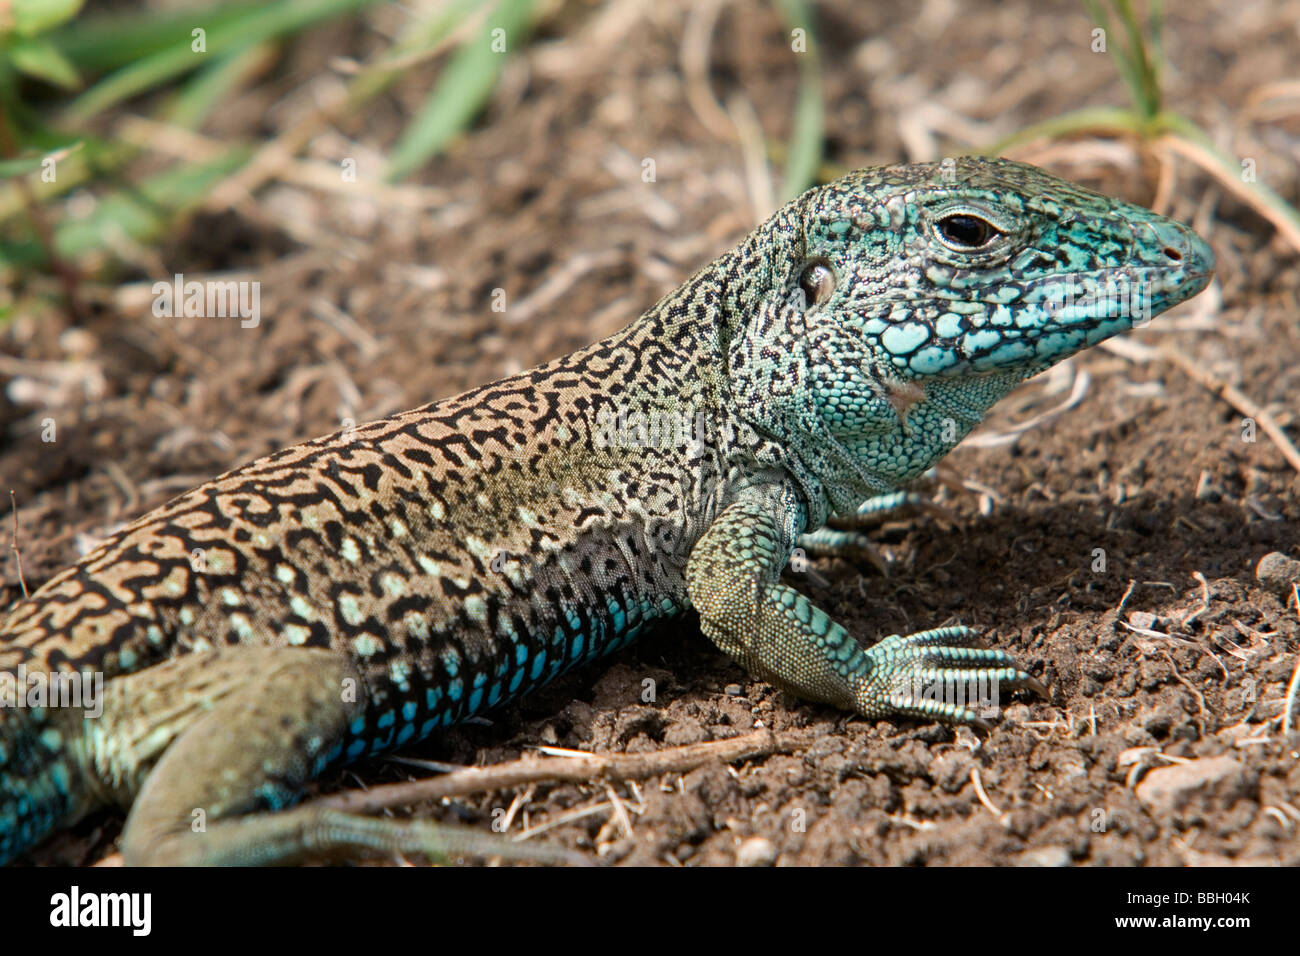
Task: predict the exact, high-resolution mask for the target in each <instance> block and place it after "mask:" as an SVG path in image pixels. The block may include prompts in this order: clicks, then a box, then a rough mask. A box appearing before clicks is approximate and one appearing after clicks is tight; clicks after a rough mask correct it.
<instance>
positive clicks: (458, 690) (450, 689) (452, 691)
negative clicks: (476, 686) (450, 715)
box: [447, 677, 465, 701]
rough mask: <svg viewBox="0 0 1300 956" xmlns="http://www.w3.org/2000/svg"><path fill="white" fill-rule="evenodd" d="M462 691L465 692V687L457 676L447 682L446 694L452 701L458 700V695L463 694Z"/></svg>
mask: <svg viewBox="0 0 1300 956" xmlns="http://www.w3.org/2000/svg"><path fill="white" fill-rule="evenodd" d="M464 692H465V687H464V685H463V684H462V683H461V681H460V678H459V677H457V678H456V679H455V680H454V681H449V682H448V684H447V696H448V697H449V698H451V699H452V700H453V701H457V700H460V695H461V694H463V693H464Z"/></svg>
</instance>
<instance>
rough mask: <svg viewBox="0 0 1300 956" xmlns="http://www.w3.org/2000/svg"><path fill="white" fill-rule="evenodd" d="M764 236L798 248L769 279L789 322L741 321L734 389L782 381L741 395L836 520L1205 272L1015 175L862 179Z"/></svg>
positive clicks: (1171, 246)
mask: <svg viewBox="0 0 1300 956" xmlns="http://www.w3.org/2000/svg"><path fill="white" fill-rule="evenodd" d="M771 222H773V223H778V224H779V229H780V230H781V232H782V233H783V234H784V235H785V236H788V237H790V238H789V239H788V241H786V242H784V243H783V244H782V248H780V250H779V253H778V258H779V260H780V261H776V262H772V263H771V264H770V267H771V271H770V273H769V275H770V276H771V292H773V293H775V295H774V296H773V298H774V299H776V300H779V301H780V302H781V303H782V305H781V306H780V307H779V308H778V309H777V310H776V311H775V313H773V310H772V309H770V308H769V309H767V310H764V311H765V312H766V313H767V314H766V316H764V315H756V316H755V319H756V320H757V321H756V322H755V321H751V323H750V325H749V329H748V331H747V337H748V339H749V340H750V341H747V342H745V343H743V344H742V346H741V349H740V350H741V351H742V352H749V353H751V354H750V355H748V356H744V355H741V356H737V355H736V352H737V347H736V343H735V342H733V343H732V348H731V351H732V353H733V354H732V357H731V362H730V364H731V367H732V372H733V378H734V377H735V372H736V371H737V369H736V364H737V363H736V358H737V357H739V358H740V359H741V364H742V365H744V364H745V362H746V359H747V358H748V360H749V366H748V367H747V368H745V369H743V370H742V376H741V377H742V378H743V376H744V374H745V373H747V374H749V375H750V376H751V378H752V376H753V373H754V369H755V366H758V367H763V363H764V361H766V362H767V364H768V366H773V365H774V366H776V369H775V374H774V375H766V376H764V377H765V378H766V379H767V380H766V381H765V382H752V381H751V382H750V385H751V388H752V386H753V385H756V384H757V385H758V386H759V387H760V389H762V391H763V392H765V393H766V397H765V398H760V399H759V401H760V402H766V403H767V404H768V406H769V408H768V410H767V411H769V412H770V413H771V416H772V417H774V418H780V419H781V421H780V422H779V424H778V427H777V431H778V432H780V433H781V437H782V438H784V439H786V440H787V441H788V442H790V443H793V444H794V445H796V446H799V445H801V443H802V447H795V448H793V449H792V450H793V451H794V452H795V453H796V455H797V456H798V457H799V458H801V459H802V460H803V461H804V462H805V463H806V464H807V466H808V467H809V469H811V471H812V472H813V473H814V474H815V475H816V476H817V479H818V480H819V481H820V483H821V484H823V485H825V486H828V487H827V490H828V491H832V492H834V491H836V490H837V489H838V490H839V492H840V493H839V494H832V497H833V498H837V499H839V503H838V504H837V505H836V507H843V505H844V503H845V502H847V501H849V500H851V499H852V498H853V497H854V496H858V495H861V494H862V493H864V492H866V493H870V492H875V491H878V490H882V489H884V488H889V487H896V486H897V484H898V483H900V482H903V481H906V480H908V479H909V478H912V477H914V476H916V475H918V474H920V473H921V472H923V471H924V470H925V469H927V468H929V467H930V466H931V465H932V464H933V463H934V462H935V461H937V460H938V459H939V458H941V457H942V456H943V455H944V454H946V453H947V452H948V450H950V449H951V448H952V447H953V445H955V444H956V443H957V442H958V441H960V439H961V438H962V437H963V436H964V435H965V434H966V433H967V432H968V431H970V429H971V428H973V427H974V426H975V425H976V424H977V423H978V422H979V421H980V420H981V418H982V417H983V414H984V412H985V411H987V409H988V408H989V407H990V406H991V405H993V404H994V403H995V402H996V401H997V400H998V399H1000V398H1001V397H1003V396H1004V395H1006V393H1007V392H1009V391H1010V390H1011V389H1012V388H1014V387H1015V385H1016V384H1017V383H1019V382H1020V381H1022V380H1024V379H1025V378H1028V377H1029V376H1031V375H1034V374H1036V373H1037V372H1040V371H1042V370H1043V369H1046V368H1048V367H1049V366H1051V365H1053V364H1055V363H1056V362H1059V361H1061V360H1062V359H1065V358H1067V357H1069V356H1071V355H1073V354H1074V353H1076V352H1078V351H1080V350H1081V349H1085V348H1088V347H1089V346H1092V345H1096V344H1097V343H1098V342H1101V341H1102V340H1104V339H1107V338H1109V337H1110V336H1112V335H1115V334H1117V333H1119V332H1123V331H1125V330H1127V329H1129V328H1132V327H1133V326H1134V325H1140V324H1144V323H1145V322H1146V321H1147V320H1148V319H1150V318H1151V317H1152V316H1154V315H1156V314H1158V313H1160V312H1163V311H1164V310H1165V309H1168V308H1169V307H1171V306H1173V305H1176V304H1177V303H1179V302H1181V301H1183V300H1184V299H1187V298H1189V297H1191V296H1193V295H1195V294H1196V293H1197V292H1200V291H1201V289H1203V288H1204V287H1205V286H1206V285H1207V284H1208V283H1209V281H1210V278H1211V276H1212V274H1213V270H1214V255H1213V253H1212V252H1211V251H1210V248H1209V246H1208V245H1207V244H1206V243H1205V242H1204V241H1203V240H1202V239H1201V238H1200V237H1199V236H1197V235H1196V234H1195V233H1194V232H1193V231H1192V230H1191V229H1189V228H1187V227H1186V226H1183V225H1181V224H1180V223H1177V222H1174V221H1173V220H1170V219H1166V218H1164V217H1162V216H1158V215H1156V214H1155V213H1153V212H1151V211H1150V210H1147V209H1144V208H1142V207H1140V206H1135V205H1132V204H1130V203H1126V202H1123V201H1120V200H1117V199H1111V198H1108V197H1106V196H1102V195H1100V194H1097V193H1094V192H1091V191H1089V190H1086V189H1083V188H1082V187H1080V186H1076V185H1074V184H1073V183H1069V182H1067V181H1065V180H1062V179H1059V178H1057V177H1055V176H1052V175H1050V174H1048V173H1045V172H1043V171H1042V170H1040V169H1037V168H1035V167H1033V166H1028V165H1026V164H1023V163H1018V162H1013V161H1010V160H984V159H973V158H964V159H959V160H956V161H945V162H944V163H926V164H915V165H906V166H887V167H881V168H875V169H866V170H860V171H858V172H855V173H851V174H850V175H848V176H846V177H844V178H843V179H840V180H837V181H835V182H833V183H829V184H827V185H825V186H820V187H817V188H814V189H812V190H809V191H808V192H806V193H805V194H804V195H803V196H801V197H799V198H798V199H796V200H794V201H793V202H792V203H790V204H789V205H788V206H786V207H785V208H784V209H783V210H782V211H780V212H778V213H777V214H776V216H775V217H773V220H771ZM756 345H757V346H758V347H760V348H765V349H766V352H765V353H764V354H765V355H766V360H764V358H763V356H761V355H758V354H753V353H754V347H755V346H756ZM787 352H788V353H789V356H790V357H789V358H783V357H782V356H783V355H785V354H787ZM792 363H798V365H799V367H798V368H797V369H795V368H793V367H792ZM782 365H785V366H786V367H785V368H781V366H782ZM788 383H796V384H793V385H790V384H788ZM751 394H758V393H757V392H752V393H751ZM751 404H752V400H751ZM759 424H760V426H761V425H763V424H764V423H762V422H760V423H759ZM766 424H767V426H768V430H769V431H771V430H772V425H773V422H768V423H766ZM841 486H843V487H841Z"/></svg>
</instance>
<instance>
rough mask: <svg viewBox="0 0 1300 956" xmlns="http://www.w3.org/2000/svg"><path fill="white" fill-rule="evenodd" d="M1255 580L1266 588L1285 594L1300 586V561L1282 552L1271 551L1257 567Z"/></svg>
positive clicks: (1260, 560)
mask: <svg viewBox="0 0 1300 956" xmlns="http://www.w3.org/2000/svg"><path fill="white" fill-rule="evenodd" d="M1255 578H1256V580H1258V581H1259V583H1260V584H1262V585H1264V587H1266V588H1269V589H1270V590H1272V591H1276V592H1277V593H1279V594H1285V593H1286V592H1288V591H1290V590H1291V588H1293V587H1295V586H1296V585H1297V584H1300V561H1297V560H1296V559H1295V558H1292V557H1288V556H1287V555H1285V554H1283V553H1282V552H1280V551H1270V552H1269V553H1268V554H1266V555H1264V556H1263V557H1262V558H1260V559H1259V564H1257V565H1255Z"/></svg>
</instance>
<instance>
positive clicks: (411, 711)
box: [402, 700, 419, 723]
mask: <svg viewBox="0 0 1300 956" xmlns="http://www.w3.org/2000/svg"><path fill="white" fill-rule="evenodd" d="M418 709H419V708H417V707H416V706H415V701H413V700H408V701H407V702H406V703H405V704H403V705H402V719H403V720H405V721H407V722H408V723H409V722H410V721H412V720H415V712H416V711H417V710H418Z"/></svg>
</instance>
